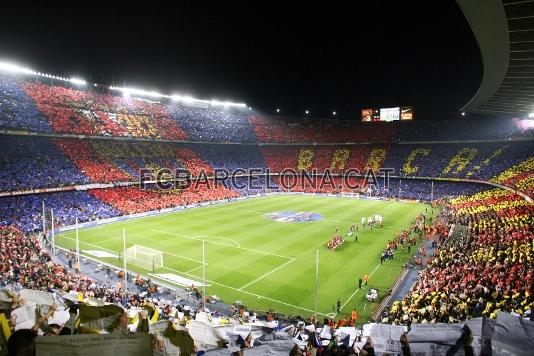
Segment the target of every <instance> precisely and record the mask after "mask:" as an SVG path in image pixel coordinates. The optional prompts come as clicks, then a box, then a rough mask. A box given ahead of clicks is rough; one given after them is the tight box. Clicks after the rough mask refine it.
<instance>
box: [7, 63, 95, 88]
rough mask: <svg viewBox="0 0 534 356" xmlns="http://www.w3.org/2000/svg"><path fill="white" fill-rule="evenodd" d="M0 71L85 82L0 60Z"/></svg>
mask: <svg viewBox="0 0 534 356" xmlns="http://www.w3.org/2000/svg"><path fill="white" fill-rule="evenodd" d="M0 71H3V72H8V73H14V74H27V75H36V76H38V77H44V78H49V79H55V80H61V81H64V82H69V83H72V84H77V85H85V84H87V82H86V81H85V80H83V79H81V78H66V77H62V76H59V75H53V74H48V73H42V72H36V71H34V70H32V69H30V68H27V67H23V66H20V65H18V64H14V63H9V62H0Z"/></svg>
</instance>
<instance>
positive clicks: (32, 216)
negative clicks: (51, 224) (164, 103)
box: [0, 191, 121, 232]
mask: <svg viewBox="0 0 534 356" xmlns="http://www.w3.org/2000/svg"><path fill="white" fill-rule="evenodd" d="M43 203H44V206H45V210H46V214H47V216H46V218H47V220H48V221H50V217H51V214H50V210H51V209H53V210H54V220H55V224H56V226H62V225H74V223H75V221H76V218H78V221H79V222H80V223H82V222H87V221H97V220H99V219H107V218H111V217H114V216H118V215H121V212H120V211H119V210H116V209H114V208H113V207H111V206H110V205H107V204H105V203H103V202H102V201H101V200H99V199H96V198H95V197H93V196H91V195H89V194H87V192H82V191H68V192H57V193H41V194H28V195H18V196H12V197H2V198H0V205H1V206H2V209H0V226H17V227H18V228H19V229H21V230H22V231H23V232H33V231H38V230H42V226H43V225H42V224H43Z"/></svg>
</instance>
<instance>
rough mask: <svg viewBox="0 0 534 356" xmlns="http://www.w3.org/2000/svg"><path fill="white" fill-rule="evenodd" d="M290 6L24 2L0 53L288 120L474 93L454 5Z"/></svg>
mask: <svg viewBox="0 0 534 356" xmlns="http://www.w3.org/2000/svg"><path fill="white" fill-rule="evenodd" d="M287 3H289V2H274V1H273V2H271V1H269V2H267V1H266V2H261V3H260V2H251V1H249V2H243V3H237V2H230V1H219V2H211V3H208V2H201V1H197V2H191V3H190V4H187V5H185V4H186V3H185V2H183V3H180V4H179V5H178V6H177V7H174V8H171V7H167V4H165V5H163V4H160V5H155V3H154V2H144V3H142V2H141V3H138V2H135V3H134V2H131V3H130V4H129V5H122V6H115V7H112V6H110V5H106V6H98V5H96V4H95V3H93V2H91V3H83V2H81V3H79V5H77V6H76V7H74V5H72V7H71V8H69V7H68V6H64V5H62V6H57V8H54V7H53V6H54V5H52V4H53V3H51V2H45V3H44V5H32V6H29V5H26V6H24V7H21V8H20V9H11V11H2V12H1V14H0V58H1V59H4V60H5V59H7V60H11V61H16V62H19V63H22V64H25V65H27V66H29V67H31V68H33V69H35V70H40V71H46V72H49V73H52V74H58V75H65V76H74V75H79V76H81V77H83V78H84V79H86V80H91V81H93V82H98V83H105V84H112V82H113V81H114V83H115V84H116V85H124V84H126V85H127V86H130V87H139V88H142V89H156V90H159V91H161V92H164V93H169V94H174V93H176V94H189V95H193V96H195V97H198V98H201V99H219V100H232V101H238V102H246V103H247V104H248V105H250V106H252V107H253V108H254V109H257V110H259V111H261V112H264V113H274V112H275V109H276V108H277V107H279V108H280V109H281V113H282V114H286V115H291V116H303V114H304V110H306V109H309V110H310V111H311V114H312V116H314V117H330V116H331V115H330V113H331V112H332V111H333V110H335V111H337V112H338V116H339V117H342V118H347V119H359V115H360V109H362V108H366V107H389V106H404V105H412V106H414V108H415V118H416V120H444V119H447V118H450V117H453V116H455V117H456V116H458V109H459V108H460V107H461V106H463V105H464V104H465V103H467V101H469V99H470V98H471V97H472V96H473V95H474V94H475V92H476V90H477V89H478V86H479V84H480V80H481V77H482V63H481V59H480V53H479V49H478V46H477V43H476V40H475V38H474V36H473V34H472V32H471V30H470V28H469V25H468V23H467V20H466V19H465V17H464V15H463V14H462V12H461V10H460V8H459V7H458V6H457V4H456V3H455V2H454V1H452V0H436V1H352V2H350V4H351V6H350V7H349V6H347V7H342V6H340V5H336V4H335V3H334V2H325V3H324V4H321V5H314V6H313V7H311V6H305V5H306V4H307V3H303V4H304V5H302V6H300V7H297V6H293V5H292V7H288V6H287ZM169 4H170V2H169ZM308 4H311V2H308ZM80 6H85V7H86V8H84V7H81V8H80Z"/></svg>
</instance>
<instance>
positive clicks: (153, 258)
mask: <svg viewBox="0 0 534 356" xmlns="http://www.w3.org/2000/svg"><path fill="white" fill-rule="evenodd" d="M126 261H127V262H128V263H131V264H133V265H136V266H139V267H142V268H144V269H147V270H149V271H153V272H154V271H155V270H156V269H158V268H161V267H163V252H161V251H160V250H156V249H153V248H149V247H144V246H139V245H133V246H132V247H129V248H127V249H126Z"/></svg>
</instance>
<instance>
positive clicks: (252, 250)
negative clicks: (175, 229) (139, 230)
mask: <svg viewBox="0 0 534 356" xmlns="http://www.w3.org/2000/svg"><path fill="white" fill-rule="evenodd" d="M152 231H154V232H159V233H161V234H167V235H174V236H178V237H184V238H186V239H190V240H196V241H203V240H202V239H198V238H195V237H191V236H187V235H180V234H174V233H172V232H167V231H160V230H152ZM204 241H206V242H209V243H212V244H216V245H221V246H225V247H232V248H237V249H241V250H245V251H250V252H255V253H260V254H263V255H268V256H275V257H280V258H285V259H288V260H291V259H293V257H288V256H282V255H277V254H275V253H270V252H265V251H258V250H254V249H251V248H246V247H237V246H231V245H227V244H223V243H220V242H216V241H209V240H204ZM236 243H237V241H236Z"/></svg>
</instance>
